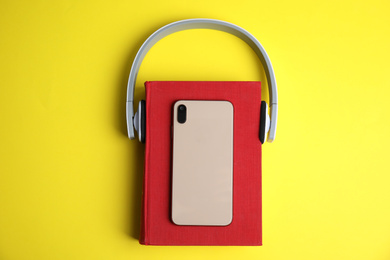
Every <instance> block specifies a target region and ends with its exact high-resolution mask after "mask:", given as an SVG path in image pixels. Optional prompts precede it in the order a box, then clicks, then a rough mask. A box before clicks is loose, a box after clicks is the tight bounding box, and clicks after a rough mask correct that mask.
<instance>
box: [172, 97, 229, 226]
mask: <svg viewBox="0 0 390 260" xmlns="http://www.w3.org/2000/svg"><path fill="white" fill-rule="evenodd" d="M233 115H234V108H233V105H232V103H230V102H229V101H203V100H180V101H177V102H176V103H175V105H174V107H173V129H172V130H173V131H172V139H173V155H172V212H171V213H172V216H171V217H172V221H173V222H174V223H175V224H177V225H202V226H226V225H229V224H230V223H231V222H232V220H233Z"/></svg>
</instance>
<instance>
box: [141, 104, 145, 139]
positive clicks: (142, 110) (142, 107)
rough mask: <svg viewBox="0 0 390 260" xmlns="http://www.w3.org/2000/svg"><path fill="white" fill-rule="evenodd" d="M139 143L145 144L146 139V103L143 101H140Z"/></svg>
mask: <svg viewBox="0 0 390 260" xmlns="http://www.w3.org/2000/svg"><path fill="white" fill-rule="evenodd" d="M140 103H141V113H140V116H141V133H140V134H141V143H145V138H146V102H145V100H141V101H140Z"/></svg>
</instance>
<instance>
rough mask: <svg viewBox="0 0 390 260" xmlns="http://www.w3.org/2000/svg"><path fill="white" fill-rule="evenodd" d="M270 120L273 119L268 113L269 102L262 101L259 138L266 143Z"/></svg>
mask: <svg viewBox="0 0 390 260" xmlns="http://www.w3.org/2000/svg"><path fill="white" fill-rule="evenodd" d="M270 121H271V120H270V118H269V115H268V104H267V102H265V101H261V107H260V131H259V139H260V142H261V143H262V144H264V142H265V141H266V140H267V137H268V131H269V127H270Z"/></svg>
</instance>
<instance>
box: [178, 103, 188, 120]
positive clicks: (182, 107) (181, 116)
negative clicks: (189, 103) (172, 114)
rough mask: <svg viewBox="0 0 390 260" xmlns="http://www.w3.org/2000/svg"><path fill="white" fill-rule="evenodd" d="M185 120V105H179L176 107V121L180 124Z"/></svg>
mask: <svg viewBox="0 0 390 260" xmlns="http://www.w3.org/2000/svg"><path fill="white" fill-rule="evenodd" d="M186 120H187V107H186V106H185V105H179V106H178V107H177V121H178V122H179V123H180V124H184V123H185V122H186Z"/></svg>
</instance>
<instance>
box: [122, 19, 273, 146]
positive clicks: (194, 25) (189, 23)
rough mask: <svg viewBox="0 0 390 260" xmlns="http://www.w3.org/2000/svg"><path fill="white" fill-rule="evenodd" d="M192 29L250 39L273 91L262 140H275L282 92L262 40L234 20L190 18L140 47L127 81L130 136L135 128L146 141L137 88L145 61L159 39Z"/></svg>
mask: <svg viewBox="0 0 390 260" xmlns="http://www.w3.org/2000/svg"><path fill="white" fill-rule="evenodd" d="M189 29H213V30H217V31H223V32H227V33H230V34H232V35H235V36H237V37H238V38H240V39H241V40H243V41H244V42H246V43H247V44H248V45H249V46H250V47H251V48H252V49H253V50H254V52H255V53H256V54H257V56H258V57H259V59H260V61H261V64H262V65H263V67H264V70H265V73H266V76H267V82H268V90H269V100H270V103H271V104H270V110H271V118H270V117H269V115H268V104H267V103H266V102H265V101H261V108H260V111H261V115H260V131H259V139H260V141H261V143H264V141H265V140H267V141H268V142H273V141H274V140H275V134H276V122H277V117H278V93H277V89H276V80H275V74H274V70H273V68H272V64H271V61H270V59H269V57H268V55H267V53H266V52H265V50H264V48H263V46H261V44H260V42H259V41H258V40H257V39H256V38H255V37H254V36H253V35H252V34H250V33H249V32H248V31H246V30H244V29H243V28H241V27H239V26H237V25H234V24H232V23H228V22H224V21H220V20H214V19H188V20H181V21H177V22H173V23H170V24H168V25H165V26H164V27H161V28H160V29H158V30H157V31H155V32H154V33H153V34H152V35H150V36H149V38H148V39H146V41H145V42H144V43H143V44H142V46H141V48H140V49H139V50H138V53H137V55H136V56H135V59H134V61H133V65H132V66H131V70H130V75H129V81H128V83H127V102H126V120H127V132H128V136H129V138H130V139H134V138H135V135H134V128H135V130H136V131H137V134H138V139H139V141H140V142H142V143H144V142H145V133H146V132H145V129H146V109H145V100H141V101H140V102H139V104H138V110H137V112H136V113H135V115H134V110H133V109H134V107H133V102H134V89H135V81H136V79H137V74H138V71H139V68H140V66H141V63H142V60H143V59H144V57H145V56H146V54H147V53H148V51H149V50H150V49H151V48H152V47H153V45H154V44H155V43H157V42H158V41H159V40H161V39H162V38H164V37H165V36H168V35H170V34H172V33H175V32H179V31H184V30H189Z"/></svg>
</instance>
